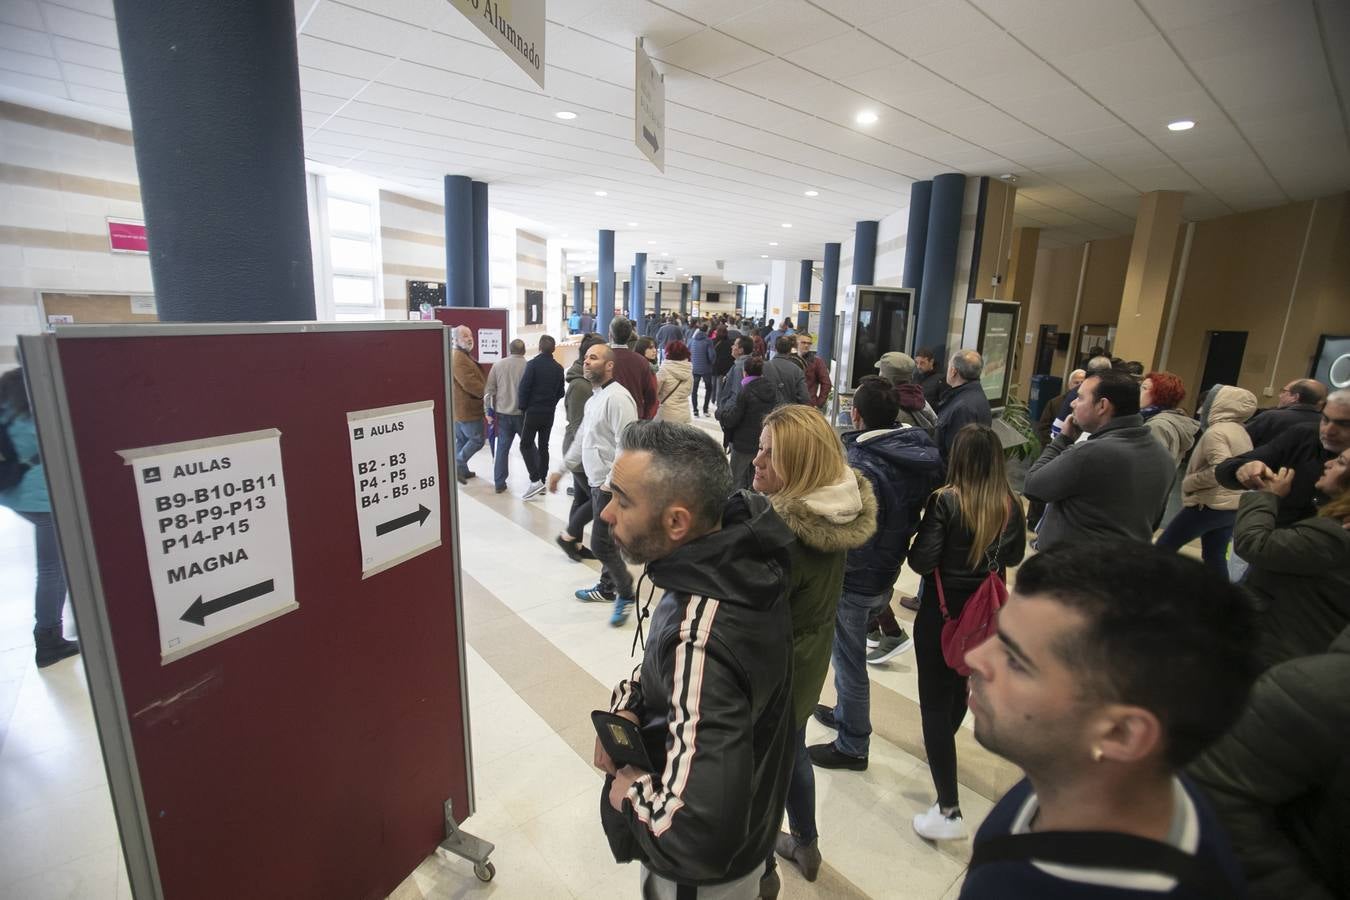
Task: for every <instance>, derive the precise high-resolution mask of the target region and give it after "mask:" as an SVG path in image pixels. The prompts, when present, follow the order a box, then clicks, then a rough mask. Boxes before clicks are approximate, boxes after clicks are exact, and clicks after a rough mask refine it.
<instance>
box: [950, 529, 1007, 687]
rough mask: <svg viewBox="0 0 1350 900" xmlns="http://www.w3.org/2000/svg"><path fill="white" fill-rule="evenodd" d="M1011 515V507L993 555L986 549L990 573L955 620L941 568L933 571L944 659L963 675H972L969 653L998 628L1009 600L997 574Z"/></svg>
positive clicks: (951, 667)
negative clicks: (999, 557) (1000, 616)
mask: <svg viewBox="0 0 1350 900" xmlns="http://www.w3.org/2000/svg"><path fill="white" fill-rule="evenodd" d="M1010 516H1011V510H1009V512H1008V514H1007V515H1005V516H1004V518H1003V527H1002V528H1001V529H1000V530H999V533H998V543H997V544H995V545H994V552H993V553H992V554H990V553H989V552H988V551H985V561H986V563H987V565H988V566H989V574H988V575H986V576H985V577H984V581H981V582H980V586H979V587H977V588H976V589H975V593H973V594H971V595H970V598H969V599H967V600H966V605H965V606H963V607H961V615H959V616H957V617H956V618H955V619H953V618H952V617H951V615H950V614H949V613H948V612H947V598H946V596H945V595H944V594H943V591H942V571H941V570H940V569H934V570H933V580H934V581H935V582H937V592H938V606H939V607H940V608H941V610H942V658H943V660H944V661H946V663H947V667H948V668H950V669H951V670H952V671H954V672H956V674H958V675H960V676H962V677H963V678H964V677H965V676H967V675H969V674H970V666H968V665H966V653H967V652H969V651H971V650H974V649H975V648H976V647H978V646H979V645H980V644H983V643H984V642H985V640H987V639H988V638H989V636H990V635H992V634H993V633H994V631H995V630H996V628H997V627H998V625H997V623H998V611H999V610H1000V609H1002V608H1003V604H1005V603H1007V602H1008V587H1007V585H1005V584H1004V583H1003V579H1002V578H1000V577H999V574H998V554H999V551H1000V550H1002V549H1003V534H1004V532H1006V531H1007V530H1008V519H1009V517H1010Z"/></svg>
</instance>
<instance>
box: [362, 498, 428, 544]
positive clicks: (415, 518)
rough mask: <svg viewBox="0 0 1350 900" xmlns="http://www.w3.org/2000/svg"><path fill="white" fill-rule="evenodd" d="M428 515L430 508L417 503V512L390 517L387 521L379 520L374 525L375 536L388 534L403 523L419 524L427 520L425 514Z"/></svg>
mask: <svg viewBox="0 0 1350 900" xmlns="http://www.w3.org/2000/svg"><path fill="white" fill-rule="evenodd" d="M429 515H431V510H429V509H427V508H426V507H425V506H423V505H422V504H420V503H419V504H417V512H411V513H408V514H407V515H406V516H399V517H398V518H397V519H390V520H389V521H388V522H381V523H380V524H378V525H376V526H375V536H376V537H379V536H380V535H384V534H388V533H389V532H391V531H394V530H396V529H399V528H402V527H404V526H405V525H412V524H414V523H416V524H418V525H421V524H422V523H423V522H425V521H426V520H427V516H429Z"/></svg>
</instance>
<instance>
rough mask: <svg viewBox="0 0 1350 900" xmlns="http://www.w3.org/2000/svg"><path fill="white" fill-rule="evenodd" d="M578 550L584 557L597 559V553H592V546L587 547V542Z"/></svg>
mask: <svg viewBox="0 0 1350 900" xmlns="http://www.w3.org/2000/svg"><path fill="white" fill-rule="evenodd" d="M577 552H578V553H580V554H581V558H582V559H595V554H594V553H592V552H591V548H590V547H587V546H586V545H585V544H582V545H581V548H580V549H579V550H578V551H577Z"/></svg>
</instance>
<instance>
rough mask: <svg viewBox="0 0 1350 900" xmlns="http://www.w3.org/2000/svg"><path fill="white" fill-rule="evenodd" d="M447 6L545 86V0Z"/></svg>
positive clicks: (467, 1)
mask: <svg viewBox="0 0 1350 900" xmlns="http://www.w3.org/2000/svg"><path fill="white" fill-rule="evenodd" d="M450 5H451V6H453V7H454V8H455V9H457V10H459V11H460V12H462V13H463V14H464V17H465V18H467V19H468V20H469V21H470V22H472V23H473V24H474V26H475V27H477V29H478V30H479V31H481V32H483V34H485V35H487V37H488V38H489V39H490V40H491V41H492V43H494V44H496V45H497V46H498V47H500V48H501V49H502V50H503V51H504V52H505V53H506V55H507V56H508V57H510V58H511V61H512V62H513V63H515V64H516V65H518V66H520V68H521V69H522V70H524V72H525V74H526V75H528V76H530V77H531V78H533V79H534V83H535V84H537V85H539V87H541V88H542V87H543V86H544V0H450Z"/></svg>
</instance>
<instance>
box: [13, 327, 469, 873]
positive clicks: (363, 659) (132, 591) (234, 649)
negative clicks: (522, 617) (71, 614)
mask: <svg viewBox="0 0 1350 900" xmlns="http://www.w3.org/2000/svg"><path fill="white" fill-rule="evenodd" d="M20 349H21V352H22V355H23V359H24V363H25V366H26V368H27V372H28V377H29V381H30V391H31V393H32V396H33V402H34V410H35V413H36V415H37V419H38V428H39V438H40V441H41V446H42V452H43V457H44V460H45V461H46V465H47V474H48V480H49V484H50V486H51V491H52V498H53V507H54V511H55V513H56V520H57V524H58V528H59V530H60V533H61V544H62V550H63V552H64V554H65V557H66V563H67V571H68V572H69V574H70V580H71V596H72V600H73V603H74V606H75V611H76V617H77V621H78V624H79V629H80V636H81V640H82V643H83V646H84V654H85V656H84V659H85V667H86V671H87V672H88V677H89V681H90V689H91V695H92V697H93V702H94V711H95V716H96V718H97V722H98V728H99V734H100V741H101V743H102V745H103V749H104V758H105V761H106V764H107V770H108V777H109V786H110V789H111V791H112V795H113V803H114V809H115V812H116V815H117V819H118V826H119V831H120V833H121V835H122V840H123V848H124V850H125V852H126V859H127V869H128V874H129V876H130V878H131V884H132V888H133V891H134V893H135V896H137V897H141V898H145V897H164V898H192V900H216V898H220V900H226V898H229V900H236V898H240V897H249V898H272V897H276V898H309V897H313V898H346V897H352V898H367V897H370V898H374V897H383V896H386V895H387V894H388V893H389V892H391V891H392V890H393V889H394V888H395V887H396V886H397V885H398V884H399V883H400V882H401V881H402V880H403V879H404V878H405V877H406V876H407V875H408V874H409V873H410V872H411V871H412V870H413V869H414V868H416V866H417V865H418V864H419V863H420V862H421V861H422V860H423V859H424V858H425V857H426V856H427V855H428V854H429V853H431V852H432V851H433V850H434V849H435V848H436V846H437V844H438V842H440V840H441V839H442V838H443V837H444V836H445V831H446V827H445V810H444V804H445V802H446V801H447V800H449V801H451V803H452V804H453V810H454V818H455V819H456V820H462V819H463V818H464V817H467V816H468V815H470V814H471V812H472V809H473V805H472V804H473V791H472V760H471V758H470V748H469V721H468V703H467V695H466V684H465V670H464V638H463V620H462V614H461V608H460V602H459V600H460V597H461V596H462V594H461V592H460V583H459V572H460V568H459V559H458V541H457V534H458V530H457V525H458V514H457V511H456V508H455V506H454V493H453V491H451V490H450V489H449V484H448V483H449V479H448V478H446V477H444V474H445V473H446V472H447V471H448V465H447V462H448V459H449V457H450V453H451V450H452V447H453V442H452V439H451V437H450V434H449V431H448V423H449V422H450V421H452V415H451V411H450V410H449V408H448V405H449V401H450V396H449V391H448V390H447V384H448V379H449V360H448V356H447V353H446V344H445V340H444V329H443V328H442V327H441V325H440V324H439V323H434V322H388V323H350V324H323V325H319V324H315V323H301V324H294V325H291V324H276V325H219V326H210V325H206V326H201V325H191V326H189V325H143V326H135V327H130V328H128V327H119V326H104V327H99V326H89V327H79V326H74V327H59V328H57V330H56V332H55V334H50V335H40V336H33V337H24V338H22V339H21V344H20ZM414 414H415V415H416V416H417V417H418V419H417V422H418V425H419V427H420V429H421V430H420V431H419V434H420V435H421V440H422V441H423V443H422V445H421V446H422V447H423V449H424V450H425V453H424V454H423V456H424V457H426V456H428V455H429V454H430V453H431V452H432V451H431V449H430V448H431V447H432V446H433V445H434V454H435V459H434V460H433V463H434V472H435V477H434V481H435V483H434V484H433V485H432V486H428V487H426V488H425V491H426V493H424V495H423V496H424V497H425V498H426V499H427V500H428V501H430V500H431V498H432V497H434V499H435V503H432V504H430V505H434V506H435V507H436V512H435V514H434V517H433V518H432V520H431V523H430V524H431V526H433V527H434V528H436V529H437V530H438V531H439V535H440V538H441V539H440V540H439V541H437V542H431V541H424V542H422V543H423V544H424V546H422V547H421V548H420V549H418V550H417V552H415V553H411V554H405V556H404V557H402V558H398V559H394V560H391V563H392V564H390V565H386V566H383V567H372V566H364V567H363V559H362V554H363V550H364V548H363V543H362V542H363V541H364V540H365V539H366V536H365V533H364V531H363V528H364V525H363V524H362V522H361V521H360V519H361V512H362V510H361V505H360V503H359V502H358V501H360V499H361V491H360V490H359V489H358V488H357V486H356V476H355V474H354V473H355V471H356V465H357V459H356V457H358V456H363V455H364V452H361V453H358V451H357V449H356V448H357V447H358V445H357V444H356V443H355V442H354V440H353V438H354V437H355V429H356V428H358V427H361V428H367V429H370V430H372V431H376V430H378V431H379V432H381V433H384V432H386V431H388V430H390V429H391V428H392V426H391V425H390V424H389V423H390V422H391V421H395V420H397V418H398V417H399V416H404V415H406V416H413V415H414ZM376 426H379V427H378V428H376ZM221 435H232V436H239V435H242V436H244V438H246V439H248V440H253V441H258V442H261V443H260V444H259V446H263V445H266V446H267V447H271V448H272V449H273V452H275V444H274V443H272V442H274V441H279V447H280V451H279V452H280V455H279V465H280V471H281V474H283V475H284V500H285V504H286V515H285V517H284V518H283V521H282V522H281V525H280V527H281V529H282V531H283V532H284V531H288V532H289V534H288V540H289V544H290V547H289V558H290V563H291V567H292V572H293V591H294V596H293V599H294V602H293V603H291V604H289V605H279V606H278V609H277V610H275V613H274V614H273V615H269V616H265V617H262V618H261V619H260V621H259V622H258V623H257V624H254V625H252V626H251V627H248V628H246V629H244V630H240V631H238V632H236V633H231V634H227V635H226V636H225V637H224V638H223V639H221V640H219V641H217V642H214V643H210V644H209V645H207V646H204V647H200V648H198V649H196V650H195V652H191V653H190V654H189V655H184V656H181V657H175V656H173V655H172V654H169V655H165V654H163V653H162V652H161V651H162V646H161V640H162V636H161V628H162V625H163V619H162V617H161V618H157V609H156V603H157V602H158V601H157V599H156V596H155V591H156V590H158V585H157V584H154V585H152V575H153V574H154V571H155V570H154V567H153V566H152V565H151V561H152V560H153V559H154V557H153V555H152V554H153V552H154V550H157V549H158V548H157V547H156V548H154V550H152V548H151V546H150V543H151V542H150V541H149V540H147V537H146V535H145V534H143V533H142V530H141V527H140V526H141V524H142V521H143V516H142V509H143V507H141V508H138V486H137V483H138V479H137V478H136V477H135V474H140V475H141V476H143V478H142V479H141V480H144V479H145V478H148V477H149V476H148V475H147V474H146V472H144V471H141V470H139V469H135V468H134V466H133V464H132V460H133V459H134V458H135V454H128V453H127V451H129V450H132V449H133V448H151V449H152V450H153V449H154V448H158V447H162V446H163V445H174V446H180V445H181V444H182V442H188V444H187V446H189V447H195V446H198V444H200V445H202V446H204V447H206V449H204V450H203V451H201V452H202V454H203V455H202V456H201V460H202V461H203V462H202V463H201V464H200V467H201V468H209V466H207V464H206V462H205V461H206V460H207V459H209V458H210V453H209V451H210V448H211V442H212V441H213V440H217V439H218V437H219V436H221ZM192 442H196V443H192ZM258 458H259V459H261V458H263V457H262V456H258ZM258 465H260V466H261V465H262V464H258ZM255 468H256V467H255V466H253V465H250V467H249V468H248V469H247V470H240V469H241V467H236V471H237V474H234V473H230V474H229V476H228V479H229V481H228V483H232V484H234V485H235V487H236V489H238V488H240V487H241V486H242V485H244V484H245V480H246V479H248V480H249V482H250V483H252V480H253V479H256V478H266V477H267V473H266V472H265V471H264V469H263V468H256V471H255ZM425 469H426V459H425V458H424V459H423V470H425ZM164 474H165V477H168V474H169V473H167V472H166V473H164ZM155 477H156V479H158V478H159V477H160V476H159V474H158V473H156V475H155ZM417 477H419V478H422V479H425V478H427V477H428V473H427V472H426V471H419V472H418V473H417ZM273 490H275V488H273ZM369 492H370V491H367V493H369ZM273 496H274V497H275V494H274V495H273ZM400 499H404V498H400ZM425 508H427V504H420V505H419V509H425ZM269 509H271V507H269ZM166 515H172V513H167V514H166ZM421 515H422V516H423V520H422V521H417V520H416V519H417V516H416V515H414V517H413V518H412V519H411V520H407V519H406V517H404V519H405V520H406V521H404V523H403V524H404V525H407V526H408V528H421V529H427V522H426V521H425V519H426V516H428V515H431V513H430V511H428V513H426V514H421ZM388 518H390V519H391V521H398V520H399V518H398V515H397V511H396V510H395V509H393V508H392V505H391V509H390V516H388ZM287 525H288V527H287ZM372 533H373V532H372ZM404 533H406V532H404ZM426 533H430V531H429V530H428V531H427V532H426ZM169 537H170V538H172V533H170V535H169ZM412 543H416V542H412ZM226 546H230V545H228V544H221V547H226ZM410 546H411V544H410ZM213 554H216V549H215V548H214V546H213V548H212V549H211V550H210V553H207V552H206V551H203V558H205V557H206V556H208V555H213ZM367 561H369V560H367ZM363 569H364V570H363ZM263 584H264V585H266V587H267V589H268V591H270V590H271V589H272V587H273V586H274V585H273V583H272V582H270V581H267V582H263ZM255 593H256V591H255ZM240 597H243V598H244V600H248V601H250V602H258V601H252V600H250V597H248V596H245V594H237V595H235V596H234V597H233V598H232V599H231V601H230V602H232V603H238V602H239V600H240ZM213 602H215V603H216V604H217V606H218V605H219V603H220V602H221V601H220V600H219V598H215V599H214V600H213V599H212V598H211V597H210V595H208V599H207V601H206V603H205V605H204V606H203V605H202V604H201V603H198V604H195V606H196V610H195V615H197V616H204V615H209V614H210V613H212V612H213V611H214V609H215V607H213V606H212V603H213ZM245 605H247V604H245ZM193 615H194V610H193V609H189V610H187V611H186V612H185V613H184V619H185V620H189V619H190V618H191V617H192V616H193ZM187 627H190V626H187Z"/></svg>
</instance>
